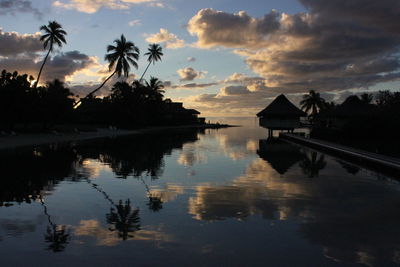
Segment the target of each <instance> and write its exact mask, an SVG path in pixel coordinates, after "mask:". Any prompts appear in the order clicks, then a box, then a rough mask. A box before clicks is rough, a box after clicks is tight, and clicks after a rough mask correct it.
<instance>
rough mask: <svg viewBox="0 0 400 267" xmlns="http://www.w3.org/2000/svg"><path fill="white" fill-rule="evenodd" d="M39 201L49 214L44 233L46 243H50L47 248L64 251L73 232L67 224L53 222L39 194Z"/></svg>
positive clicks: (45, 212)
mask: <svg viewBox="0 0 400 267" xmlns="http://www.w3.org/2000/svg"><path fill="white" fill-rule="evenodd" d="M39 201H40V203H41V204H42V206H43V210H44V214H45V215H46V216H47V221H48V222H49V225H48V226H47V229H46V234H45V235H44V238H45V241H46V243H49V245H48V247H47V250H52V251H53V252H62V251H64V249H65V248H66V246H67V245H68V243H69V240H70V234H71V232H70V230H69V229H67V227H66V226H65V225H57V224H55V223H53V221H52V220H51V216H50V214H49V213H48V212H47V206H46V204H45V203H44V201H43V198H42V196H41V195H40V196H39Z"/></svg>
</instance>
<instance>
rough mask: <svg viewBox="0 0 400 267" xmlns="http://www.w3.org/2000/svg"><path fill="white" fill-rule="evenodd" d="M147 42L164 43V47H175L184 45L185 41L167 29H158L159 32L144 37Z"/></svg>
mask: <svg viewBox="0 0 400 267" xmlns="http://www.w3.org/2000/svg"><path fill="white" fill-rule="evenodd" d="M146 42H148V43H164V44H165V47H166V48H171V49H177V48H181V47H184V46H185V41H184V40H182V39H179V38H178V37H177V36H176V35H175V34H173V33H170V32H168V30H167V29H163V28H161V29H160V32H158V33H154V34H150V35H149V36H148V37H147V38H146Z"/></svg>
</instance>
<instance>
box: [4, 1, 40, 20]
mask: <svg viewBox="0 0 400 267" xmlns="http://www.w3.org/2000/svg"><path fill="white" fill-rule="evenodd" d="M19 12H21V13H32V14H33V15H35V16H36V17H38V18H41V17H42V15H43V13H42V12H41V11H40V10H39V9H37V8H34V7H33V6H32V2H31V1H28V0H0V15H9V14H11V15H15V13H19Z"/></svg>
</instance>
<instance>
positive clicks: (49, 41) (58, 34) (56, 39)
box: [35, 21, 67, 87]
mask: <svg viewBox="0 0 400 267" xmlns="http://www.w3.org/2000/svg"><path fill="white" fill-rule="evenodd" d="M40 30H41V31H44V34H43V35H42V36H41V37H40V41H44V43H43V47H44V49H46V48H47V45H49V51H48V52H47V55H46V57H45V58H44V60H43V63H42V66H41V67H40V70H39V74H38V77H37V80H36V83H35V87H37V85H38V84H39V79H40V75H41V74H42V70H43V67H44V64H46V61H47V58H48V56H49V54H50V52H52V51H53V48H54V45H58V46H59V47H61V46H62V43H64V44H66V43H67V41H66V40H65V37H64V35H67V33H66V32H65V31H64V30H63V29H62V26H61V25H60V24H59V23H58V22H57V21H49V24H48V25H43V26H41V27H40Z"/></svg>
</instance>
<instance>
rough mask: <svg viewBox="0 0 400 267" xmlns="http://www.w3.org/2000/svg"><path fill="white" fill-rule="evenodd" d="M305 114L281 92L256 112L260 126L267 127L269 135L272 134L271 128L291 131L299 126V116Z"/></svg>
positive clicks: (305, 114)
mask: <svg viewBox="0 0 400 267" xmlns="http://www.w3.org/2000/svg"><path fill="white" fill-rule="evenodd" d="M305 116H307V113H305V112H304V111H301V110H300V109H299V108H298V107H296V106H295V105H293V104H292V102H290V101H289V100H288V99H287V98H286V96H284V95H283V94H282V95H279V96H278V97H277V98H275V99H274V101H272V102H271V104H269V105H268V106H267V107H266V108H265V109H263V110H261V111H260V112H258V113H257V117H259V118H260V126H262V127H265V128H268V129H269V130H270V132H269V135H273V133H272V131H273V130H289V131H293V130H294V129H296V128H300V126H301V124H300V117H305Z"/></svg>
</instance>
